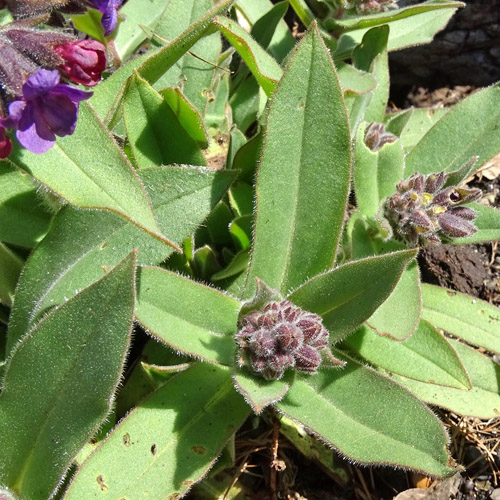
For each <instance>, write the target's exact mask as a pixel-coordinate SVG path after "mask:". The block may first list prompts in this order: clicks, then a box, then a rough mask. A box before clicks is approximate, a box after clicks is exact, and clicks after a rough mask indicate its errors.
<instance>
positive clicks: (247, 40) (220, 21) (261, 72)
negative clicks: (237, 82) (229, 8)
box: [214, 16, 283, 97]
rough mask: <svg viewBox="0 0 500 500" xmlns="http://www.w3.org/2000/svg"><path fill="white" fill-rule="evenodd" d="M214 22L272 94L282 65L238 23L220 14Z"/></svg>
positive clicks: (268, 93)
mask: <svg viewBox="0 0 500 500" xmlns="http://www.w3.org/2000/svg"><path fill="white" fill-rule="evenodd" d="M214 23H215V25H216V26H217V28H218V29H219V30H220V31H221V33H222V34H223V35H224V36H225V37H226V38H227V39H228V41H229V43H230V44H231V45H232V46H233V47H234V48H235V49H236V50H237V51H238V53H239V54H240V56H241V57H242V59H243V60H244V61H245V63H246V64H247V66H248V68H249V69H250V71H251V72H252V73H253V75H254V76H255V78H256V80H257V81H258V82H259V85H260V86H261V87H262V88H263V89H264V92H265V93H266V95H267V96H268V97H270V96H271V95H272V93H273V92H274V89H275V87H276V84H277V83H278V80H279V79H280V78H281V75H282V74H283V71H282V70H281V67H280V65H279V64H278V63H277V62H276V61H275V60H274V59H273V58H272V57H271V56H270V55H269V54H268V53H267V52H266V51H265V50H264V49H263V48H262V47H261V46H260V45H259V44H258V43H257V42H256V41H255V40H254V39H253V38H252V37H251V36H250V35H249V34H248V33H247V32H246V31H245V30H244V29H243V28H242V27H241V26H240V25H239V24H238V23H236V21H233V20H232V19H229V18H227V17H223V16H219V17H216V18H215V19H214Z"/></svg>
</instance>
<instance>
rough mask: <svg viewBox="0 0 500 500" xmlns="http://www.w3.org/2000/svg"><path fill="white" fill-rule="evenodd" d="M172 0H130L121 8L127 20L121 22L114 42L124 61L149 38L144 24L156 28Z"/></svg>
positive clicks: (121, 12) (152, 28)
mask: <svg viewBox="0 0 500 500" xmlns="http://www.w3.org/2000/svg"><path fill="white" fill-rule="evenodd" d="M169 3H170V0H148V1H147V2H145V1H144V0H128V1H127V3H125V5H123V6H122V7H121V8H120V14H121V15H123V16H124V17H125V20H124V21H122V22H121V23H120V29H119V30H118V32H117V34H116V37H115V40H114V43H115V48H116V52H117V54H118V56H119V57H120V59H121V60H122V61H123V60H125V59H127V58H129V57H130V56H131V55H132V54H133V53H134V52H135V51H136V50H137V49H138V48H139V46H140V45H141V44H142V43H143V42H144V41H145V40H146V39H147V34H146V33H145V31H144V29H143V26H144V27H146V28H149V29H151V30H153V31H154V30H155V29H156V26H157V25H158V23H159V22H161V19H162V17H163V16H164V15H165V14H166V12H167V10H168V4H169Z"/></svg>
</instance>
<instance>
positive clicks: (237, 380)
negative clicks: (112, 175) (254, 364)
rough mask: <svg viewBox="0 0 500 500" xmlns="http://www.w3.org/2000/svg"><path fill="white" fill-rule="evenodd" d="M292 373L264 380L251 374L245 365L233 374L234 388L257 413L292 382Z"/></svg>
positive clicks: (276, 400)
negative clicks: (279, 377)
mask: <svg viewBox="0 0 500 500" xmlns="http://www.w3.org/2000/svg"><path fill="white" fill-rule="evenodd" d="M293 380H294V373H293V372H290V371H289V372H288V373H286V374H285V376H284V377H283V378H282V379H280V380H265V379H263V378H262V377H261V376H260V375H255V374H253V373H252V372H251V371H250V370H249V369H248V368H247V367H245V366H244V367H242V368H241V369H240V370H238V371H237V372H236V374H235V375H234V385H235V388H236V390H237V391H238V392H239V393H241V394H242V395H243V397H244V398H245V401H246V402H247V403H248V404H249V405H250V406H251V407H252V410H253V411H254V413H255V414H257V415H259V413H261V412H262V410H263V409H264V408H266V406H269V405H271V404H275V403H277V402H278V401H279V400H280V399H282V398H283V396H284V395H285V394H286V393H287V391H288V390H289V389H290V387H291V386H292V384H293Z"/></svg>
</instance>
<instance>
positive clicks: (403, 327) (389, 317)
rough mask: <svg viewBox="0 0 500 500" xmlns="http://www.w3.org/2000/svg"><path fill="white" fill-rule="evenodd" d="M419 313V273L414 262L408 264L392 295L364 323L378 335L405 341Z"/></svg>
mask: <svg viewBox="0 0 500 500" xmlns="http://www.w3.org/2000/svg"><path fill="white" fill-rule="evenodd" d="M421 312H422V298H421V294H420V273H419V269H418V265H417V263H416V262H415V261H414V262H410V263H409V264H408V266H407V267H406V269H405V270H404V271H403V274H402V275H401V279H400V280H399V282H398V284H397V285H396V287H395V288H394V290H393V291H392V293H391V294H390V295H389V297H388V298H387V300H386V301H385V302H384V303H383V304H382V305H381V306H380V307H379V308H378V309H377V310H376V311H375V312H374V313H373V314H372V315H371V316H370V317H369V318H368V319H367V320H366V323H367V325H368V326H369V327H370V328H372V329H373V330H375V332H377V333H378V334H379V335H387V336H388V337H391V338H393V339H395V340H405V339H407V338H408V337H410V336H411V335H412V334H413V332H414V331H415V329H416V328H417V326H418V323H419V321H420V315H421Z"/></svg>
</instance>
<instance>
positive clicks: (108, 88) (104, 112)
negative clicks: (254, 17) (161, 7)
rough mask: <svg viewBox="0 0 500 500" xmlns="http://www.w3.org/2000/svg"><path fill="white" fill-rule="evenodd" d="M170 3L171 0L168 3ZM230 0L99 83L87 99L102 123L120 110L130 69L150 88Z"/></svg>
mask: <svg viewBox="0 0 500 500" xmlns="http://www.w3.org/2000/svg"><path fill="white" fill-rule="evenodd" d="M171 1H172V0H171ZM233 1H234V0H221V1H220V2H218V3H217V4H216V5H214V6H213V8H212V9H210V10H209V11H208V12H206V13H205V14H203V15H202V16H201V17H200V18H199V19H197V20H196V21H195V22H193V23H192V24H191V25H190V26H189V27H188V28H186V30H185V31H184V32H183V33H181V34H180V35H179V36H178V37H177V38H175V39H174V40H171V43H169V44H168V45H166V46H165V47H162V48H161V49H159V50H156V51H151V52H149V53H147V54H145V55H143V56H140V57H138V58H136V59H133V60H132V61H130V62H129V63H127V64H125V65H124V66H122V67H121V68H120V69H119V70H117V71H116V72H115V73H113V75H111V76H110V77H109V78H108V79H107V80H105V81H104V82H102V83H100V84H99V85H98V86H97V87H96V88H95V91H94V95H93V97H92V98H91V104H92V106H93V107H94V109H95V110H96V112H97V114H98V115H99V116H100V118H101V119H102V120H103V121H104V122H105V123H106V124H109V123H113V121H114V119H115V117H116V116H117V112H118V110H119V109H120V108H121V102H122V98H123V91H124V89H125V85H126V80H127V78H128V77H130V76H131V75H132V74H133V72H134V69H137V70H138V72H139V74H140V75H141V77H142V78H144V79H145V80H147V81H148V82H149V83H150V84H151V85H152V84H154V83H155V82H156V81H157V80H158V79H159V78H160V77H161V76H162V75H163V74H164V73H165V72H166V71H167V70H168V69H169V68H171V67H172V66H173V65H174V64H175V63H176V62H177V61H178V60H179V59H180V58H181V57H182V56H183V55H184V54H185V53H186V52H187V51H188V50H189V49H190V48H191V47H192V46H193V45H194V44H195V43H196V42H197V41H198V40H199V39H200V38H201V37H202V36H204V35H205V34H206V32H207V30H210V29H212V27H211V22H212V19H213V18H214V17H215V16H217V15H218V14H221V13H223V12H225V11H227V9H228V8H229V7H230V5H231V4H232V3H233Z"/></svg>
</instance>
